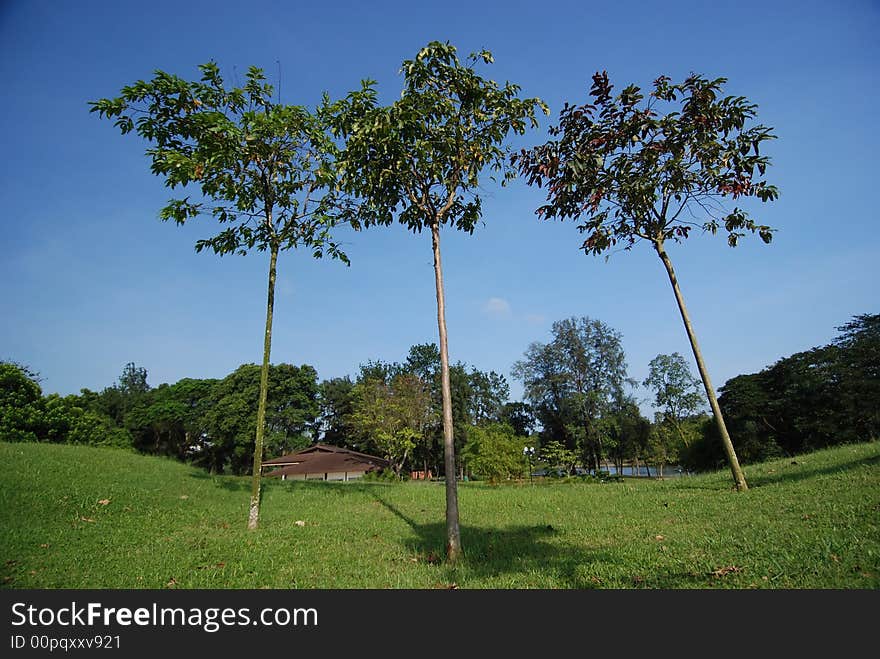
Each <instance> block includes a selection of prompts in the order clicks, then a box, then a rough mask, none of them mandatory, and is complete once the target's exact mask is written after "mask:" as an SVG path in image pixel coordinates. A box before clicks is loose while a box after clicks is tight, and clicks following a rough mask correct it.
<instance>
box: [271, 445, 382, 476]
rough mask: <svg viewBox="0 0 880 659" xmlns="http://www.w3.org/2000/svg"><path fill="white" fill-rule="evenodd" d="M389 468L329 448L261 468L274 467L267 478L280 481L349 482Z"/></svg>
mask: <svg viewBox="0 0 880 659" xmlns="http://www.w3.org/2000/svg"><path fill="white" fill-rule="evenodd" d="M389 465H390V463H389V462H388V461H387V460H383V459H382V458H377V457H375V456H373V455H367V454H366V453H358V452H357V451H350V450H349V449H346V448H340V447H338V446H330V445H329V444H315V445H314V446H309V447H308V448H304V449H301V450H299V451H296V452H294V453H290V454H289V455H283V456H281V457H280V458H274V459H273V460H264V461H263V466H264V467H274V469H273V470H272V471H270V472H268V473H267V474H266V476H276V477H279V478H281V479H282V480H321V481H350V480H354V479H356V478H362V477H363V475H364V474H366V473H368V472H371V471H380V470H382V469H385V468H386V467H388V466H389Z"/></svg>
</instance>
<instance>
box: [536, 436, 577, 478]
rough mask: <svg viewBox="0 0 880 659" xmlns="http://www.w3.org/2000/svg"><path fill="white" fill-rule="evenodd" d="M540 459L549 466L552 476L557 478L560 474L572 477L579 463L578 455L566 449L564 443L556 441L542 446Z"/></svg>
mask: <svg viewBox="0 0 880 659" xmlns="http://www.w3.org/2000/svg"><path fill="white" fill-rule="evenodd" d="M539 458H540V459H541V460H542V461H543V462H545V463H546V464H547V470H548V473H549V474H550V475H551V476H557V475H559V474H560V473H562V474H565V475H567V476H570V475H571V474H572V473H573V472H574V468H575V467H576V466H577V463H578V454H577V453H576V452H575V451H572V450H570V449H567V448H565V445H564V444H563V443H562V442H558V441H556V440H555V439H554V440H552V441H549V442H547V443H546V444H543V445H542V446H541V450H540V451H539Z"/></svg>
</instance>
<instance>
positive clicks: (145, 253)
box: [0, 0, 880, 398]
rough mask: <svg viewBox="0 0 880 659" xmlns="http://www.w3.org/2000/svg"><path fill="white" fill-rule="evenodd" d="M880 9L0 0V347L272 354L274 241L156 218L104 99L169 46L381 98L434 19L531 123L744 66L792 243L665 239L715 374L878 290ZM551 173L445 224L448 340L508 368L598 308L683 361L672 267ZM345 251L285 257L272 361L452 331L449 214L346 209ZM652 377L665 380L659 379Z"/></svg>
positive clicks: (770, 352) (348, 354) (401, 343)
mask: <svg viewBox="0 0 880 659" xmlns="http://www.w3.org/2000/svg"><path fill="white" fill-rule="evenodd" d="M878 32H880V7H878V5H877V3H873V2H867V1H863V2H858V1H844V2H837V3H829V2H773V1H767V0H765V1H763V2H751V1H748V0H747V1H740V2H714V3H706V2H702V1H701V2H656V3H653V2H632V1H626V0H624V1H619V2H614V3H607V2H603V3H593V2H588V1H579V2H567V1H560V2H553V3H534V2H529V3H520V2H516V1H508V2H492V1H487V2H479V3H475V2H458V1H457V0H456V1H449V2H443V3H414V2H370V3H367V2H324V3H314V2H261V1H252V2H249V3H247V4H245V3H238V2H224V1H221V0H217V1H213V2H181V1H179V0H178V1H177V2H166V1H164V0H161V1H151V2H149V3H133V2H119V1H116V2H97V1H95V2H40V1H36V0H33V1H31V0H28V1H24V0H22V1H15V0H12V1H10V0H6V1H4V2H2V3H0V54H2V57H0V80H2V81H3V96H4V99H5V102H4V103H3V104H2V106H0V125H2V126H3V141H4V150H3V151H4V158H3V159H2V162H0V180H2V186H0V209H2V216H0V217H2V233H0V236H2V238H0V245H2V254H3V258H2V260H0V318H2V319H3V322H2V323H0V358H5V359H13V360H16V361H19V362H22V363H25V364H27V365H29V366H30V367H31V368H33V369H34V370H37V371H39V372H40V374H41V375H42V377H43V382H42V385H43V389H44V392H46V393H49V392H59V393H62V394H67V393H75V392H77V391H78V390H79V389H80V388H82V387H88V388H91V389H101V388H103V387H105V386H107V385H110V384H112V383H113V382H114V381H115V379H116V378H117V377H118V375H119V374H120V373H121V371H122V367H123V366H124V364H125V363H126V362H129V361H134V362H136V363H137V364H138V365H142V366H144V367H146V368H147V369H148V371H149V381H150V383H151V384H152V385H154V386H155V385H157V384H159V383H161V382H174V381H176V380H178V379H180V378H183V377H222V376H224V375H225V374H227V373H229V372H230V371H232V370H233V369H235V368H236V367H237V366H238V365H239V364H242V363H246V362H259V360H260V359H261V350H262V330H263V322H264V313H265V289H266V268H267V261H268V257H267V256H266V255H265V254H260V253H254V254H251V255H248V256H246V257H224V258H219V257H216V256H213V255H211V254H207V253H203V254H196V253H195V252H194V250H193V244H194V243H195V241H196V239H198V238H200V237H205V236H208V235H211V230H212V228H213V227H212V226H211V224H210V221H209V220H205V221H204V222H196V223H194V224H193V225H191V226H187V227H185V228H179V227H176V226H174V225H168V224H163V223H162V222H160V221H159V220H158V219H157V213H158V210H159V208H160V207H161V206H162V205H163V204H164V202H165V200H166V199H167V198H168V196H169V195H168V192H167V191H166V190H165V189H164V188H163V185H162V182H161V181H160V180H159V179H157V178H155V177H153V176H152V175H151V174H150V172H149V163H148V160H147V159H146V158H145V157H144V155H143V150H144V147H145V144H144V143H143V142H141V141H140V140H139V138H137V137H135V136H127V137H125V138H123V137H121V136H120V135H119V134H118V133H117V131H116V130H115V129H114V128H113V127H112V125H111V124H110V123H109V122H105V121H100V120H98V119H97V118H96V116H95V115H90V114H89V112H88V106H87V101H89V100H94V99H97V98H100V97H105V96H112V95H115V94H116V93H117V92H118V91H119V89H120V88H121V87H122V86H123V85H125V84H129V83H131V82H133V81H135V80H137V79H140V78H146V77H149V76H150V75H151V72H152V71H153V70H154V69H164V70H167V71H170V72H173V73H177V74H179V75H181V76H183V77H192V76H194V75H195V73H196V65H197V64H199V63H202V62H205V61H208V60H209V59H213V60H215V61H216V62H217V63H218V64H219V65H220V66H221V69H222V71H223V72H224V74H225V75H226V76H227V77H228V78H232V77H233V76H234V75H236V74H237V75H239V76H241V74H242V72H244V71H245V70H246V69H247V67H248V66H250V65H256V66H260V67H263V68H264V69H266V71H267V73H268V74H269V77H270V78H272V79H275V78H277V76H278V70H279V69H278V67H279V64H278V63H279V62H280V72H281V76H280V79H281V94H282V100H284V101H285V102H289V103H298V104H305V105H314V104H315V103H317V102H318V100H319V99H320V95H321V93H322V92H323V91H327V92H329V93H330V94H331V96H334V97H338V96H340V95H342V94H344V93H346V92H347V91H349V90H351V89H354V88H356V87H357V86H358V84H359V81H360V80H361V79H362V78H365V77H370V78H374V79H376V80H377V81H378V83H379V89H380V91H381V93H382V97H383V100H385V101H390V100H393V98H395V97H396V95H397V94H398V93H399V91H400V87H401V79H400V77H399V76H398V74H397V71H398V69H399V66H400V63H401V61H402V60H403V59H407V58H410V57H412V56H413V55H414V54H415V53H416V52H417V51H418V49H419V48H420V47H421V46H422V45H424V44H425V43H427V42H428V41H430V40H433V39H438V40H448V41H450V42H452V43H453V44H454V45H456V46H457V47H458V48H459V50H460V51H462V52H463V53H468V52H471V51H474V50H479V49H481V48H488V49H489V50H491V51H492V52H493V53H494V55H495V61H496V63H495V64H494V65H493V66H491V67H488V68H487V69H484V70H483V72H484V74H485V75H487V76H490V77H492V78H494V79H496V80H499V81H504V80H511V81H512V82H515V83H517V84H519V85H520V86H521V87H522V90H523V94H525V95H528V96H539V97H541V98H543V99H544V100H545V101H546V102H547V103H548V104H549V106H550V108H551V117H550V118H546V119H543V120H542V125H541V128H540V129H539V130H537V131H534V132H532V133H530V134H528V135H527V136H526V137H525V138H523V139H518V140H517V141H516V144H517V145H531V144H537V143H539V142H542V141H544V139H546V128H547V127H548V126H549V125H551V123H555V117H556V116H557V114H558V111H559V109H560V107H561V106H562V104H563V102H564V101H566V100H567V101H571V102H582V101H583V100H584V99H585V98H586V92H587V90H588V88H589V81H590V76H591V75H592V73H593V72H595V71H596V70H603V69H604V70H607V71H608V73H609V75H610V76H611V79H612V82H614V83H616V85H617V88H618V89H619V88H620V87H622V86H624V85H625V84H628V83H630V82H634V83H637V84H641V85H648V84H649V83H650V81H651V80H653V79H654V78H656V77H657V76H658V75H660V74H666V75H669V76H671V77H672V78H673V79H675V80H680V79H682V78H683V77H684V76H686V75H687V74H688V73H690V72H691V71H694V72H699V73H703V74H705V75H707V76H724V77H727V78H728V79H729V83H728V85H727V87H726V90H727V91H728V92H729V93H733V94H742V95H744V96H747V97H748V98H749V99H750V100H752V101H753V102H755V103H757V104H758V106H759V118H760V120H761V121H762V122H763V123H765V124H767V125H770V126H773V127H774V128H775V132H776V133H777V135H778V136H779V139H778V140H776V141H775V142H774V143H772V144H771V145H770V146H769V148H768V151H769V153H770V155H771V156H772V158H773V165H772V167H771V169H770V170H769V176H768V178H769V180H770V181H771V182H773V183H775V184H776V185H777V186H778V187H779V189H780V191H781V198H780V199H779V200H778V201H777V202H775V203H772V204H768V205H764V206H760V207H757V208H756V209H755V210H756V211H758V213H759V214H758V215H757V219H759V220H760V221H761V222H763V223H766V224H769V225H771V226H773V227H775V228H777V229H778V233H777V234H776V236H775V239H774V242H773V244H772V245H770V246H765V245H763V244H762V243H760V241H759V240H757V239H751V240H746V241H744V243H743V244H742V245H741V246H740V247H738V248H736V249H730V248H728V247H727V246H726V242H725V240H724V239H723V237H715V238H711V237H706V236H695V237H693V238H692V239H691V240H690V241H688V243H687V244H685V245H684V246H682V247H676V246H672V247H671V248H670V254H671V256H672V258H673V260H674V263H675V265H676V267H677V270H678V274H679V278H680V281H681V284H682V288H683V291H684V295H685V298H686V300H687V303H688V305H689V307H690V311H691V315H692V318H693V321H694V324H695V326H696V329H697V332H698V335H699V337H700V339H701V341H702V347H703V351H704V355H705V357H706V360H707V363H708V365H709V369H710V372H711V374H712V378H713V380H714V382H715V384H716V386H719V385H722V384H723V383H724V382H725V381H726V380H727V379H728V378H730V377H733V376H735V375H738V374H740V373H748V372H754V371H757V370H760V369H761V368H763V367H764V366H767V365H769V364H771V363H772V362H774V361H775V360H777V359H779V358H780V357H783V356H786V355H789V354H791V353H793V352H797V351H800V350H805V349H808V348H810V347H812V346H816V345H821V344H824V343H827V342H828V341H829V340H830V339H831V338H833V336H834V335H835V334H836V332H835V329H834V328H835V327H836V326H838V325H841V324H843V323H844V322H846V321H847V320H848V319H849V318H850V317H851V316H853V315H855V314H859V313H867V312H877V311H878V308H877V301H878V299H877V283H878V281H880V277H878V275H880V265H878V261H880V259H878V258H877V256H878V253H880V249H878V247H880V239H878V234H877V231H876V228H875V227H876V225H877V212H876V206H875V200H874V196H875V195H874V192H875V188H876V179H877V175H876V154H877V153H878V152H880V138H878V131H877V130H876V126H875V123H876V120H877V117H878V111H877V108H878V101H880V99H878V88H880V87H878V73H877V69H878V67H877V64H878V63H880V41H878V40H877V37H876V35H877V34H878ZM541 200H542V195H541V193H540V191H538V190H535V189H530V188H528V187H527V186H525V184H524V183H521V182H514V183H513V184H512V185H510V186H509V187H508V188H505V189H498V188H495V187H491V186H487V187H486V190H485V197H484V210H485V214H484V221H485V223H484V225H482V226H480V227H479V228H478V229H477V231H476V232H475V234H474V235H473V236H466V235H456V234H455V233H454V232H452V231H445V232H444V234H443V258H444V267H445V276H446V284H447V304H448V323H449V342H450V344H449V346H450V355H451V358H452V359H453V360H461V361H464V362H467V363H469V364H473V365H475V366H477V367H478V368H480V369H483V370H495V371H498V372H501V373H504V374H505V375H507V376H508V378H509V379H511V385H512V394H513V397H514V398H518V397H519V396H520V395H521V392H522V387H521V385H520V384H519V383H517V382H516V381H514V380H512V378H510V367H511V365H512V364H513V362H514V361H515V360H517V359H519V358H520V357H521V356H522V354H523V351H524V350H525V349H526V347H527V346H528V344H529V343H530V342H531V341H536V340H539V341H546V340H547V339H548V338H549V329H550V325H551V323H552V322H553V321H554V320H558V319H561V318H565V317H570V316H584V315H586V316H590V317H593V318H598V319H600V320H602V321H604V322H605V323H607V324H609V325H610V326H612V327H614V328H615V329H617V330H619V331H620V332H621V333H622V334H623V343H624V349H625V350H626V353H627V357H628V362H629V367H630V375H631V376H632V377H635V378H636V379H638V380H641V379H643V378H644V377H645V375H646V374H647V367H648V362H649V361H650V360H651V359H652V358H653V357H654V356H655V355H656V354H658V353H660V352H665V353H669V352H673V351H679V352H681V353H682V354H685V355H686V356H688V357H689V358H690V352H689V348H688V344H687V341H686V337H685V333H684V329H683V327H682V324H681V319H680V317H679V315H678V311H677V309H676V306H675V302H674V299H673V296H672V291H671V290H670V287H669V283H668V280H667V279H666V276H665V272H664V270H663V267H662V265H661V263H660V261H659V260H658V259H657V258H656V256H655V255H654V253H653V252H652V251H651V250H650V249H648V248H647V246H641V247H640V248H636V249H635V250H633V251H632V252H627V253H619V254H615V255H614V256H612V257H611V259H610V260H609V261H608V262H605V260H604V259H603V258H594V257H587V256H585V255H583V253H581V252H579V251H578V246H579V245H580V236H579V235H578V233H577V231H576V230H575V227H574V225H573V224H570V223H569V224H561V223H546V222H540V221H539V220H538V219H536V217H535V216H534V209H535V208H536V207H537V206H538V205H539V204H540V202H541ZM339 237H340V238H341V239H342V240H343V241H344V242H345V244H346V251H347V252H348V254H349V256H350V257H351V260H352V265H351V267H350V268H346V267H344V266H343V265H341V264H340V263H338V262H332V261H315V260H313V259H312V258H311V257H310V256H309V255H308V254H307V253H304V252H303V253H298V252H287V253H284V254H283V255H282V258H281V259H280V262H279V275H278V295H277V298H276V317H275V320H276V322H275V332H274V343H273V354H272V358H273V361H274V362H282V361H285V362H290V363H294V364H302V363H308V364H312V365H314V366H315V367H316V368H317V370H318V373H319V376H320V377H321V378H329V377H334V376H340V375H345V374H349V373H354V372H355V371H356V369H357V365H358V364H359V363H361V362H364V361H367V360H369V359H385V360H397V359H401V358H402V357H403V356H404V355H405V353H406V351H407V349H408V347H409V346H410V345H412V344H414V343H421V342H426V341H434V340H436V338H435V337H436V332H437V326H436V316H435V313H436V312H435V307H434V297H433V285H434V284H433V273H432V263H431V248H430V236H429V235H427V234H424V235H421V236H413V235H412V234H408V233H407V232H406V231H404V230H403V229H402V228H392V229H382V230H371V231H367V232H363V233H357V234H355V233H353V232H350V231H349V232H345V231H343V232H341V233H340V236H339ZM640 395H641V396H642V397H646V395H647V394H646V392H640Z"/></svg>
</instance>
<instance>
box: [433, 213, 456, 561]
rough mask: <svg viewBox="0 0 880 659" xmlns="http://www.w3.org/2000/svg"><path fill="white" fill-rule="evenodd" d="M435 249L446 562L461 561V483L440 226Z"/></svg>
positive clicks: (435, 237) (436, 229)
mask: <svg viewBox="0 0 880 659" xmlns="http://www.w3.org/2000/svg"><path fill="white" fill-rule="evenodd" d="M431 241H432V243H433V246H434V281H435V283H436V285H437V326H438V328H439V330H440V392H441V395H442V397H443V455H444V462H445V468H446V560H447V562H449V563H455V562H456V561H457V560H458V559H459V558H461V534H460V531H459V527H458V483H457V482H456V479H455V471H456V469H455V443H454V440H453V435H452V388H451V386H450V384H449V348H448V344H447V339H446V300H445V298H444V293H443V265H442V264H441V262H440V225H439V224H437V223H436V222H435V223H434V224H432V225H431Z"/></svg>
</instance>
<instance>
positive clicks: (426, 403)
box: [351, 373, 432, 478]
mask: <svg viewBox="0 0 880 659" xmlns="http://www.w3.org/2000/svg"><path fill="white" fill-rule="evenodd" d="M353 393H354V413H353V414H352V418H351V422H352V425H353V427H354V428H355V430H356V432H357V433H358V434H359V435H360V436H362V437H364V438H365V439H366V441H367V442H368V446H370V447H371V448H373V449H374V450H376V451H379V452H380V453H382V455H383V456H384V457H385V458H386V459H387V460H388V461H389V462H390V463H391V467H392V470H393V471H394V473H395V474H396V475H397V477H398V478H399V477H400V476H401V473H402V470H403V467H404V465H405V464H406V462H407V459H408V458H409V456H410V454H411V453H412V451H413V449H415V447H416V446H417V445H418V444H419V443H421V442H423V441H424V440H425V437H426V431H427V428H428V427H429V426H430V424H431V420H432V419H431V417H432V406H431V394H430V391H429V389H428V387H427V385H426V384H425V383H424V382H423V381H422V380H421V378H419V377H418V376H417V375H414V374H407V373H402V374H399V375H396V376H395V377H394V378H393V379H392V380H391V382H390V383H385V382H383V381H382V380H378V379H374V378H369V379H366V380H362V381H360V382H358V383H357V384H356V385H355V387H354V390H353Z"/></svg>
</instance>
